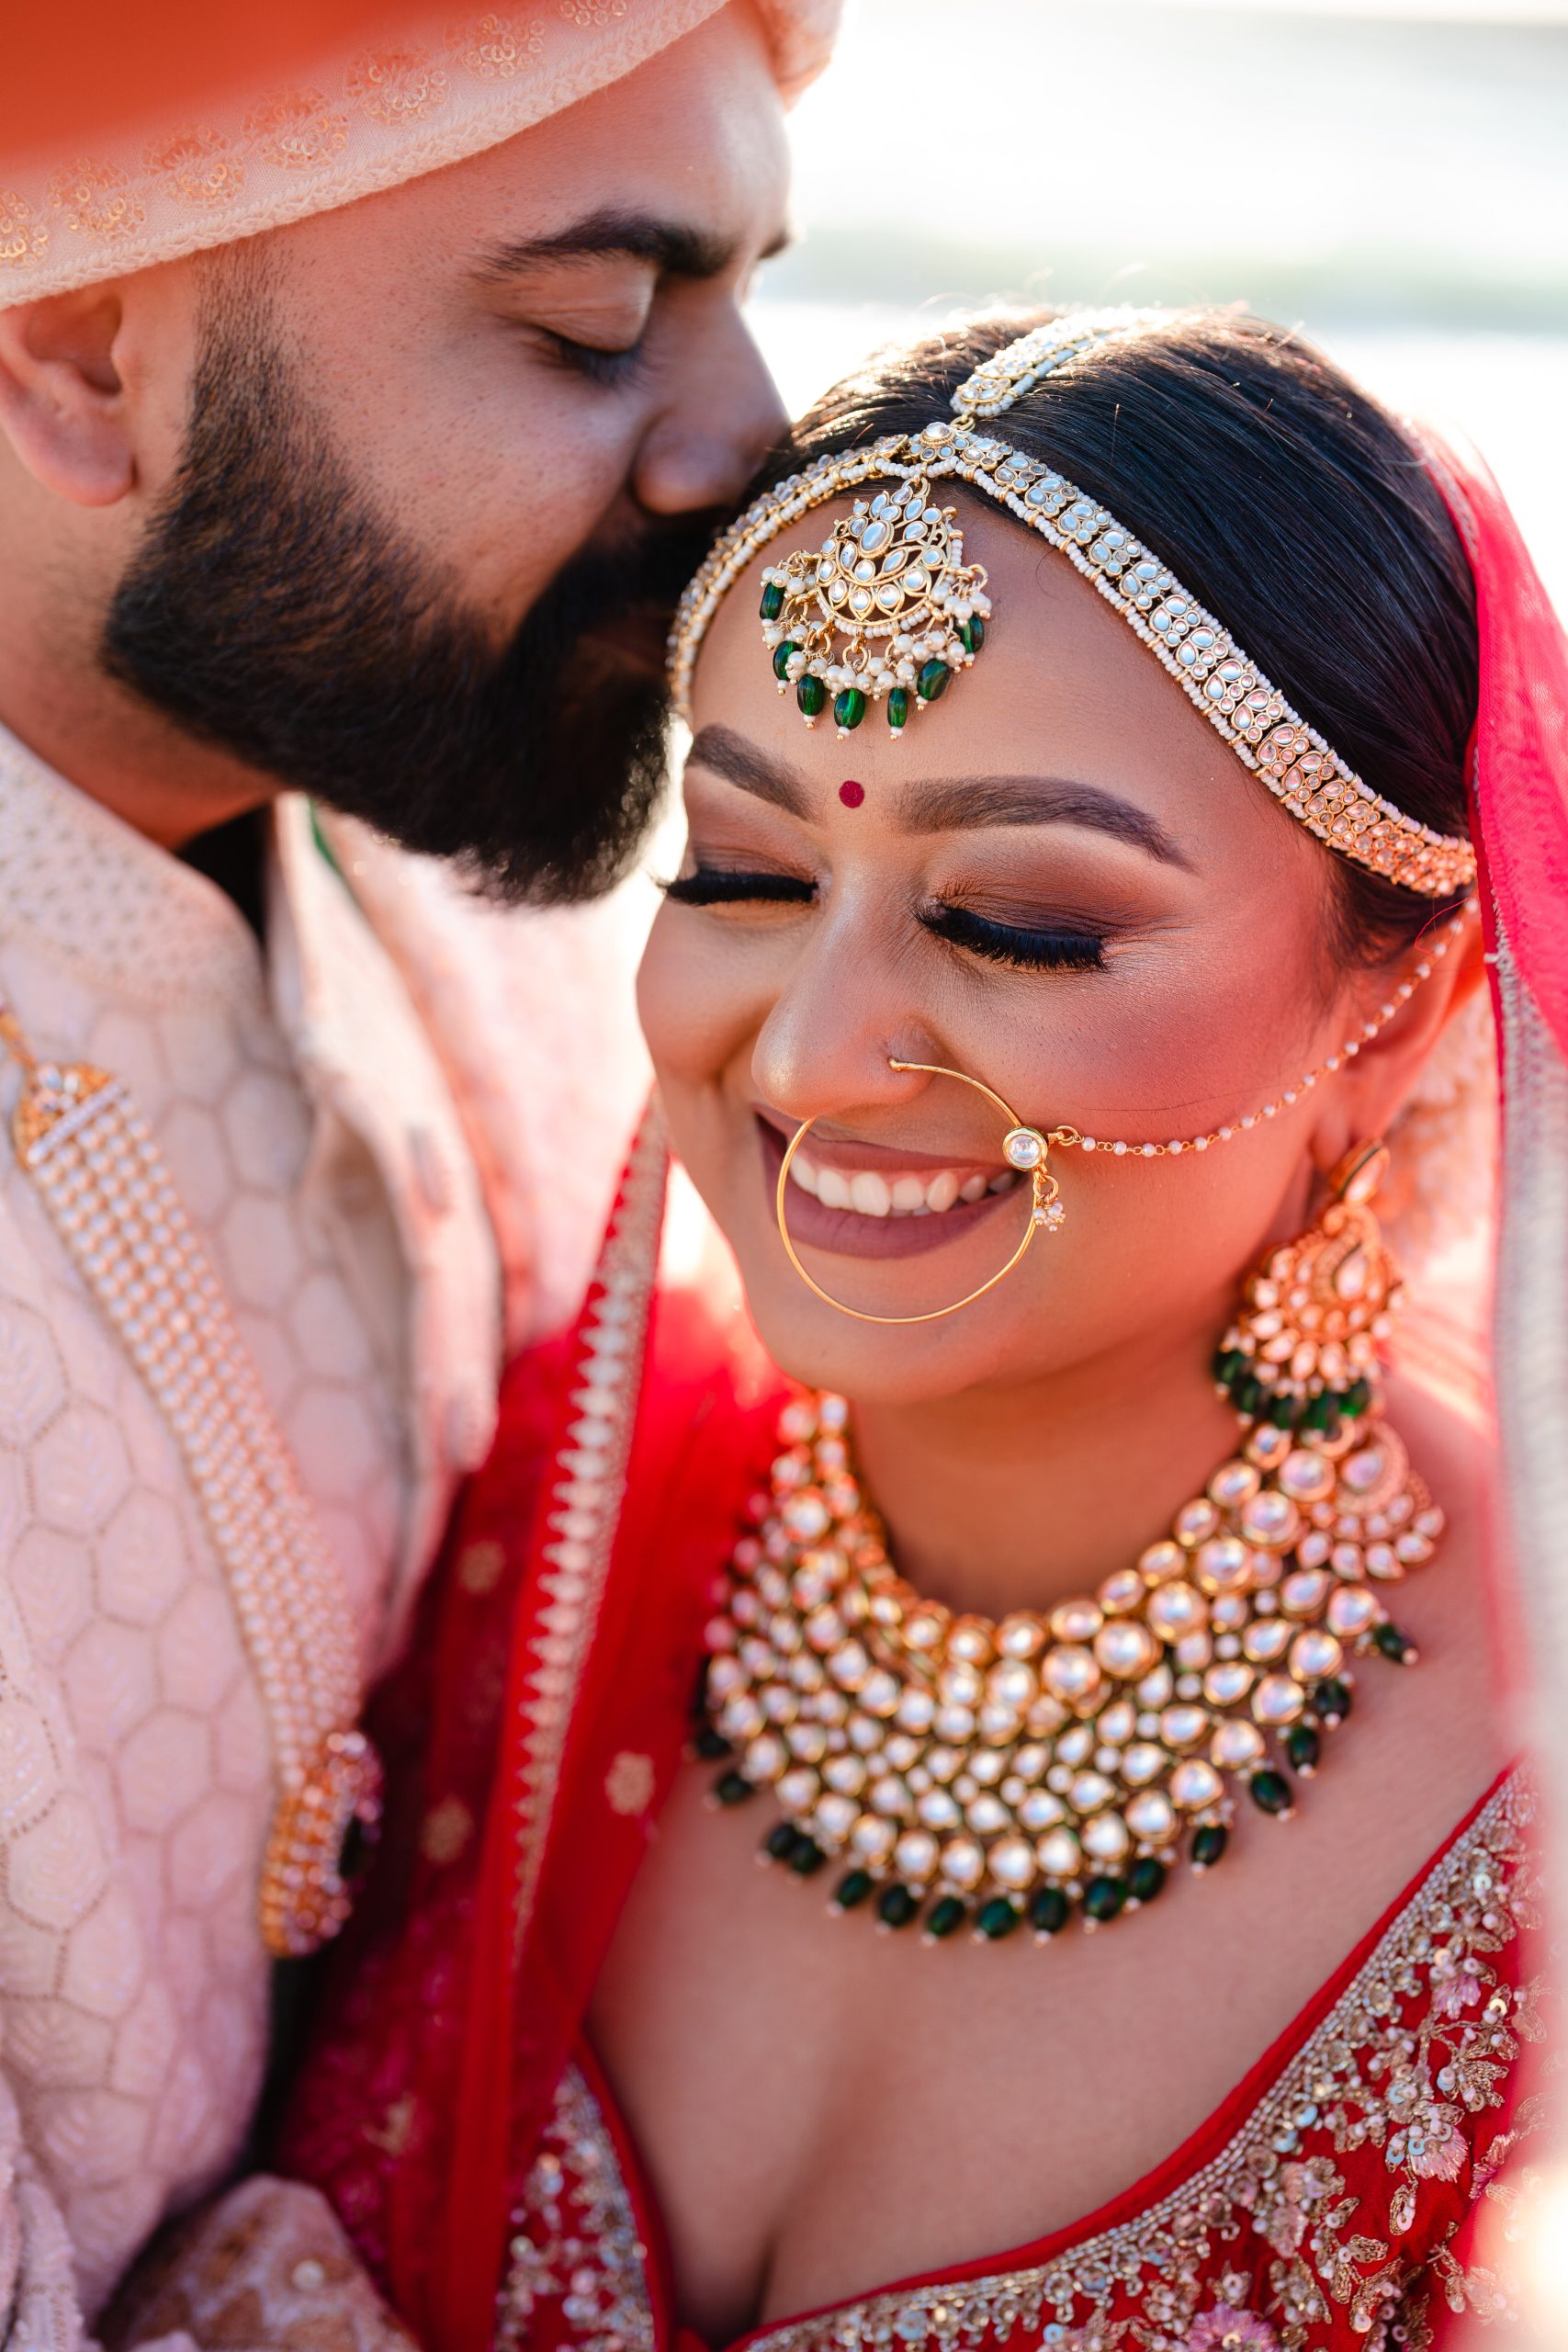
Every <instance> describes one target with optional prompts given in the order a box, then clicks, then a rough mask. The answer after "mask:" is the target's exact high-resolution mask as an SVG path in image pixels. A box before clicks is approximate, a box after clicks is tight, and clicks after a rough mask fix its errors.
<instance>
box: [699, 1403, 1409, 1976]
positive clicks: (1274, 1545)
mask: <svg viewBox="0 0 1568 2352" xmlns="http://www.w3.org/2000/svg"><path fill="white" fill-rule="evenodd" d="M1333 1401H1334V1403H1335V1406H1336V1409H1335V1410H1334V1411H1333V1412H1332V1413H1331V1414H1329V1415H1326V1416H1318V1417H1317V1418H1318V1419H1327V1420H1328V1422H1329V1426H1328V1427H1327V1428H1326V1429H1323V1428H1312V1427H1308V1428H1302V1429H1297V1430H1292V1429H1291V1428H1288V1427H1280V1426H1279V1425H1278V1424H1277V1423H1276V1422H1275V1421H1272V1420H1269V1419H1259V1420H1257V1421H1255V1422H1254V1423H1253V1424H1252V1426H1251V1428H1250V1429H1249V1430H1248V1431H1247V1435H1246V1438H1245V1440H1244V1442H1243V1443H1242V1445H1241V1449H1240V1452H1239V1453H1237V1455H1236V1456H1235V1458H1234V1459H1233V1460H1231V1461H1227V1462H1225V1463H1223V1464H1221V1466H1220V1468H1219V1469H1218V1470H1216V1471H1215V1473H1214V1475H1213V1477H1212V1478H1211V1479H1210V1480H1209V1483H1208V1485H1207V1487H1205V1489H1204V1491H1203V1493H1202V1494H1201V1495H1200V1496H1198V1497H1197V1498H1196V1499H1195V1500H1193V1501H1191V1502H1190V1503H1187V1504H1185V1505H1184V1506H1183V1507H1182V1509H1181V1510H1179V1511H1178V1513H1177V1515H1176V1519H1175V1521H1174V1522H1173V1525H1172V1528H1171V1532H1170V1534H1169V1536H1168V1537H1166V1538H1165V1539H1163V1540H1162V1541H1160V1542H1159V1543H1156V1544H1150V1545H1149V1547H1148V1548H1147V1550H1146V1551H1145V1552H1144V1554H1143V1555H1142V1556H1141V1557H1140V1558H1139V1560H1138V1562H1137V1564H1136V1566H1133V1567H1129V1568H1122V1569H1119V1570H1117V1571H1116V1573H1115V1574H1113V1575H1111V1576H1109V1577H1106V1578H1105V1580H1104V1582H1103V1583H1102V1584H1101V1585H1100V1587H1099V1589H1097V1591H1096V1592H1095V1593H1094V1594H1093V1596H1092V1597H1089V1596H1086V1597H1085V1598H1083V1599H1081V1600H1067V1601H1064V1602H1063V1603H1062V1604H1061V1605H1060V1606H1059V1607H1058V1608H1055V1609H1054V1610H1052V1611H1050V1612H1049V1613H1048V1614H1037V1613H1036V1612H1035V1611H1032V1610H1018V1611H1014V1612H1013V1613H1012V1614H1011V1615H1010V1616H1008V1617H1004V1618H1002V1619H1001V1620H1000V1622H999V1623H993V1622H992V1621H991V1620H990V1619H988V1618H985V1617H980V1616H974V1615H963V1616H961V1615H955V1614H954V1613H953V1611H950V1610H948V1609H947V1608H945V1607H943V1606H942V1604H941V1603H940V1602H936V1601H930V1600H922V1599H921V1598H920V1596H919V1594H918V1593H916V1592H915V1591H914V1590H913V1589H911V1587H910V1586H909V1585H908V1584H907V1583H906V1582H905V1581H904V1579H903V1578H902V1577H900V1576H899V1575H898V1573H897V1570H896V1569H895V1567H894V1566H893V1565H892V1563H891V1561H890V1560H889V1558H888V1556H887V1551H886V1544H885V1541H884V1538H883V1533H882V1530H881V1527H880V1524H879V1522H878V1520H877V1518H876V1514H875V1512H874V1510H872V1508H871V1507H870V1505H869V1504H868V1503H867V1502H866V1500H865V1498H864V1497H863V1494H862V1492H861V1489H860V1487H859V1485H858V1483H857V1481H856V1479H855V1476H854V1473H853V1469H852V1464H851V1460H850V1453H849V1448H848V1444H847V1425H848V1419H849V1411H848V1407H847V1406H846V1404H845V1402H844V1400H843V1398H842V1397H833V1396H829V1395H826V1394H805V1395H801V1396H799V1397H796V1398H795V1399H794V1400H793V1401H792V1402H791V1403H790V1404H789V1405H787V1406H786V1407H785V1408H784V1414H783V1417H782V1419H781V1423H780V1430H779V1439H780V1452H779V1453H778V1456H777V1458H776V1459H775V1461H774V1463H773V1471H772V1479H771V1492H770V1494H769V1496H768V1497H767V1498H765V1499H764V1500H763V1501H762V1502H761V1504H760V1505H759V1510H760V1512H761V1519H760V1523H759V1524H758V1526H757V1528H756V1532H755V1533H749V1534H747V1535H746V1536H744V1537H743V1538H742V1540H741V1541H740V1542H739V1544H737V1545H736V1548H735V1553H734V1557H733V1561H732V1564H731V1568H730V1576H729V1584H728V1597H727V1600H726V1602H725V1605H724V1607H723V1609H722V1611H720V1613H719V1614H718V1615H717V1616H716V1618H715V1620H714V1621H713V1623H711V1624H710V1626H709V1628H708V1635H707V1645H708V1651H709V1658H708V1665H707V1669H706V1675H705V1724H704V1727H703V1729H702V1731H701V1732H700V1734H699V1739H698V1747H699V1752H700V1753H703V1754H705V1755H707V1756H710V1757H712V1758H720V1757H723V1758H727V1759H728V1762H727V1766H726V1769H725V1770H724V1771H723V1773H722V1775H721V1776H720V1778H719V1779H718V1781H717V1782H716V1787H715V1791H714V1793H715V1796H716V1799H717V1801H718V1802H719V1803H720V1804H739V1803H740V1802H741V1801H743V1800H744V1799H746V1798H749V1797H750V1796H752V1795H754V1794H755V1793H756V1792H759V1791H761V1790H764V1789H766V1790H770V1791H771V1792H773V1797H774V1798H775V1800H776V1802H777V1803H778V1804H779V1806H780V1807H781V1809H782V1813H783V1818H782V1820H780V1821H779V1822H777V1823H776V1824H775V1826H773V1828H772V1829H770V1831H769V1832H768V1835H767V1838H766V1839H765V1841H764V1845H763V1849H762V1850H763V1853H764V1855H765V1856H766V1857H767V1858H768V1859H769V1860H774V1861H777V1862H781V1863H783V1864H784V1865H785V1866H786V1867H787V1868H788V1869H789V1870H791V1871H795V1872H796V1873H797V1874H798V1875H799V1876H800V1877H802V1878H806V1877H810V1876H812V1875H814V1874H815V1873H816V1872H817V1871H820V1870H822V1869H823V1868H824V1867H825V1866H826V1865H828V1864H829V1862H837V1863H839V1864H840V1865H842V1868H841V1870H840V1875H839V1876H838V1878H837V1881H836V1883H835V1887H834V1893H833V1897H832V1902H833V1906H834V1907H835V1908H836V1909H838V1910H840V1911H842V1910H849V1909H852V1908H853V1907H855V1906H857V1905H863V1904H866V1903H868V1902H870V1901H871V1899H872V1898H873V1897H874V1898H875V1906H874V1907H875V1912H876V1916H877V1917H878V1919H879V1920H880V1922H881V1923H882V1924H883V1925H884V1926H885V1927H887V1928H901V1927H906V1926H908V1924H909V1923H910V1922H911V1921H912V1920H914V1919H916V1918H917V1917H920V1918H921V1920H922V1927H923V1930H924V1933H925V1936H926V1938H927V1939H942V1938H944V1937H948V1936H951V1935H953V1933H954V1931H955V1930H956V1929H958V1928H961V1927H963V1926H964V1923H965V1922H968V1923H969V1924H970V1926H971V1927H972V1928H973V1930H974V1932H975V1933H976V1935H977V1936H978V1937H980V1938H984V1939H999V1938H1001V1937H1003V1936H1006V1935H1009V1934H1010V1933H1011V1932H1012V1930H1013V1929H1014V1928H1017V1927H1019V1926H1020V1925H1021V1924H1022V1923H1024V1922H1026V1921H1027V1923H1028V1924H1029V1925H1030V1926H1031V1927H1032V1928H1033V1929H1034V1930H1035V1933H1036V1935H1037V1936H1038V1937H1041V1938H1043V1937H1049V1936H1052V1935H1055V1933H1056V1931H1057V1930H1058V1929H1059V1928H1062V1927H1064V1926H1066V1923H1067V1921H1068V1919H1069V1918H1070V1917H1072V1915H1073V1913H1074V1912H1075V1911H1077V1912H1078V1913H1080V1914H1081V1915H1082V1917H1083V1919H1084V1922H1085V1924H1086V1925H1087V1926H1093V1925H1095V1924H1097V1923H1099V1922H1100V1921H1104V1920H1109V1919H1113V1918H1114V1917H1116V1916H1117V1915H1118V1913H1120V1912H1122V1911H1123V1910H1126V1909H1132V1908H1135V1907H1136V1906H1137V1905H1140V1904H1145V1903H1148V1902H1150V1901H1152V1900H1153V1898H1154V1897H1155V1896H1156V1894H1158V1893H1159V1891H1160V1889H1161V1888H1162V1886H1163V1885H1164V1884H1165V1883H1166V1879H1167V1876H1168V1872H1169V1871H1170V1869H1171V1867H1172V1865H1173V1863H1174V1862H1175V1861H1176V1860H1178V1858H1179V1855H1180V1854H1181V1852H1182V1851H1183V1850H1185V1851H1186V1853H1187V1855H1188V1858H1189V1859H1190V1862H1191V1864H1192V1867H1193V1868H1194V1869H1195V1870H1199V1871H1201V1870H1205V1869H1207V1868H1209V1867H1210V1866H1211V1865H1212V1864H1213V1863H1214V1862H1216V1861H1218V1860H1220V1858H1221V1856H1222V1855H1223V1854H1224V1850H1225V1847H1226V1843H1227V1840H1228V1838H1229V1834H1230V1823H1231V1819H1232V1816H1233V1813H1234V1809H1235V1795H1236V1792H1238V1791H1245V1792H1246V1793H1247V1795H1248V1796H1249V1797H1250V1798H1251V1800H1252V1801H1253V1803H1254V1804H1257V1805H1258V1807H1259V1808H1260V1809H1261V1810H1262V1811H1263V1812H1264V1813H1266V1814H1270V1815H1274V1816H1276V1817H1277V1818H1283V1817H1285V1816H1287V1815H1289V1814H1290V1813H1291V1811H1292V1781H1293V1779H1295V1778H1300V1779H1303V1780H1304V1779H1307V1778H1309V1777H1310V1776H1311V1774H1312V1772H1313V1770H1314V1768H1315V1766H1316V1763H1317V1760H1318V1758H1319V1755H1320V1752H1321V1749H1322V1743H1323V1734H1324V1732H1325V1731H1327V1730H1331V1729H1333V1728H1335V1727H1336V1726H1337V1725H1338V1724H1342V1723H1343V1722H1344V1720H1345V1718H1346V1716H1347V1715H1348V1713H1349V1712H1350V1704H1351V1696H1352V1684H1353V1679H1354V1675H1353V1668H1352V1667H1351V1664H1350V1660H1351V1658H1352V1657H1354V1656H1356V1655H1358V1654H1359V1655H1362V1656H1370V1655H1371V1654H1373V1653H1377V1654H1379V1655H1381V1656H1382V1657H1386V1658H1390V1659H1392V1660H1393V1661H1395V1662H1396V1663H1398V1664H1401V1665H1405V1666H1409V1665H1413V1664H1414V1663H1415V1660H1416V1652H1415V1649H1414V1647H1413V1645H1412V1644H1411V1643H1410V1641H1409V1639H1408V1637H1407V1636H1406V1635H1405V1634H1403V1633H1401V1632H1400V1630H1399V1629H1398V1627H1397V1626H1396V1625H1395V1624H1394V1623H1393V1621H1392V1620H1391V1619H1390V1617H1389V1615H1388V1612H1387V1611H1386V1610H1385V1608H1384V1606H1383V1598H1382V1596H1383V1592H1384V1591H1385V1590H1386V1589H1387V1588H1388V1587H1389V1586H1390V1585H1392V1584H1397V1583H1398V1582H1400V1580H1401V1579H1402V1578H1403V1577H1404V1576H1405V1575H1406V1574H1407V1572H1408V1571H1409V1570H1411V1569H1412V1568H1416V1567H1419V1566H1421V1565H1422V1564H1423V1563H1424V1562H1426V1561H1427V1560H1429V1559H1430V1558H1431V1556H1432V1553H1433V1550H1434V1548H1435V1545H1436V1543H1437V1540H1438V1537H1439V1536H1440V1534H1441V1533H1442V1530H1443V1515H1442V1512H1441V1511H1440V1510H1438V1509H1437V1508H1436V1507H1435V1505H1434V1504H1433V1503H1432V1501H1431V1498H1430V1497H1429V1496H1428V1494H1427V1490H1426V1488H1425V1487H1424V1486H1423V1485H1422V1483H1421V1481H1420V1479H1419V1478H1418V1477H1417V1476H1416V1475H1415V1474H1414V1472H1413V1471H1412V1470H1411V1467H1410V1460H1409V1456H1408V1454H1407V1453H1406V1452H1405V1449H1404V1445H1403V1443H1402V1442H1401V1441H1400V1440H1399V1438H1398V1437H1397V1436H1396V1435H1395V1433H1394V1432H1393V1430H1392V1429H1390V1428H1389V1426H1388V1424H1387V1423H1386V1422H1385V1421H1382V1419H1378V1418H1376V1417H1375V1412H1369V1409H1368V1408H1369V1407H1370V1406H1371V1402H1372V1400H1371V1395H1370V1393H1369V1392H1368V1390H1367V1387H1366V1385H1365V1384H1360V1385H1359V1387H1358V1388H1357V1390H1356V1391H1355V1392H1354V1393H1353V1394H1352V1395H1351V1396H1349V1397H1337V1398H1336V1399H1335V1400H1333ZM1341 1406H1342V1407H1344V1408H1345V1409H1344V1410H1343V1411H1341V1410H1339V1409H1337V1408H1339V1407H1341ZM922 1915H923V1916H922Z"/></svg>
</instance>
